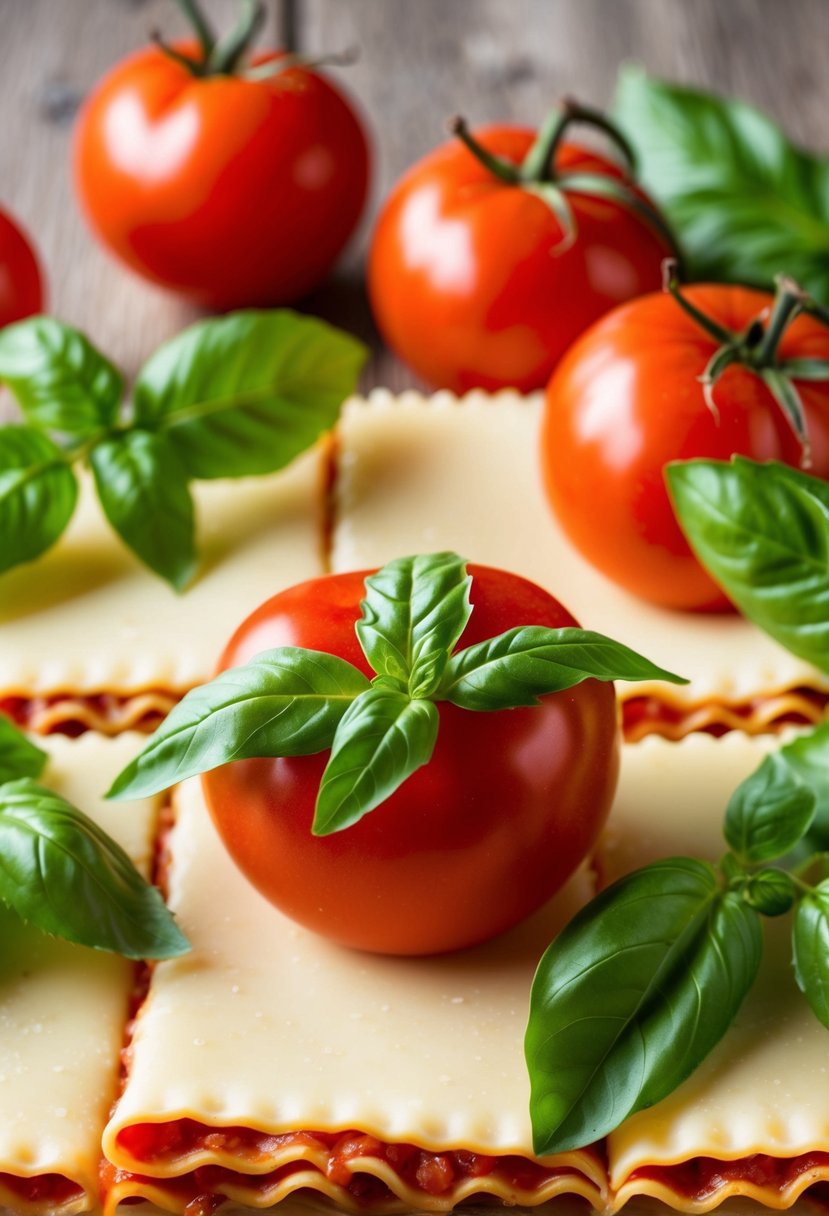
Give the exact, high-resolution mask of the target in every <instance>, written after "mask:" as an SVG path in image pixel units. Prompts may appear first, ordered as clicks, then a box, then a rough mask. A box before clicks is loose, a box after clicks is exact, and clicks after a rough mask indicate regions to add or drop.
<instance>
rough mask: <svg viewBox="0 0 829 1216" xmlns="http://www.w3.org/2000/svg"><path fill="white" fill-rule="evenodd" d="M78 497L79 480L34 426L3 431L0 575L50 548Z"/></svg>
mask: <svg viewBox="0 0 829 1216" xmlns="http://www.w3.org/2000/svg"><path fill="white" fill-rule="evenodd" d="M77 498H78V484H77V482H76V481H75V475H74V473H73V472H72V470H71V468H70V467H69V465H68V464H66V462H65V461H64V459H63V456H62V454H61V451H60V448H58V447H57V446H56V445H55V444H54V443H53V442H52V440H51V439H49V438H48V436H46V435H44V434H42V433H41V432H40V431H37V430H35V429H34V427H28V426H4V427H0V572H2V571H3V570H10V569H11V568H12V566H17V565H19V564H20V562H29V561H32V559H33V558H35V557H39V556H40V554H41V553H43V552H44V551H45V550H46V549H49V548H50V547H51V546H52V545H53V544H54V543H55V541H56V540H57V539H58V537H59V536H60V535H61V533H62V532H63V530H64V528H65V527H66V525H67V524H68V523H69V520H70V519H71V518H72V512H73V511H74V510H75V503H76V502H77Z"/></svg>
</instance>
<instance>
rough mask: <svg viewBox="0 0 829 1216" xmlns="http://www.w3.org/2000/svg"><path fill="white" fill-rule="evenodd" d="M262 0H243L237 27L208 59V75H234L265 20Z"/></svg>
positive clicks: (214, 49) (215, 47)
mask: <svg viewBox="0 0 829 1216" xmlns="http://www.w3.org/2000/svg"><path fill="white" fill-rule="evenodd" d="M265 16H266V13H265V6H264V4H263V3H262V0H243V4H242V15H241V17H240V18H239V23H238V25H237V26H236V28H235V29H232V30H231V31H230V33H229V34H227V35H226V36H225V37H224V38H222V39H221V40H220V41H219V42H217V43H216V45H215V46H214V47H213V50H212V52H211V54H210V58H209V59H208V61H207V75H208V76H232V75H233V74H234V72H235V71H236V69H237V67H238V66H239V63H240V61H241V59H242V58H243V56H245V55H246V54H247V53H248V51H249V50H250V48H251V46H252V45H253V43H254V42H255V41H256V39H257V38H258V36H259V33H260V31H261V29H262V26H263V24H264V22H265Z"/></svg>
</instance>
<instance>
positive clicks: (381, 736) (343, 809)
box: [312, 687, 439, 836]
mask: <svg viewBox="0 0 829 1216" xmlns="http://www.w3.org/2000/svg"><path fill="white" fill-rule="evenodd" d="M438 721H439V716H438V711H437V707H436V706H435V704H434V702H432V701H426V700H422V699H417V700H412V699H411V698H410V697H408V696H407V695H406V693H403V692H397V691H396V690H394V689H389V688H383V687H376V688H371V689H369V691H368V692H365V693H363V695H362V696H361V697H358V698H357V700H356V701H355V702H354V703H353V704H352V705H351V706H350V708H349V710H348V712H347V713H346V714H344V715H343V719H342V721H341V722H340V724H339V726H338V727H337V733H336V734H335V736H334V743H333V745H332V748H331V759H330V760H329V761H328V765H327V767H326V769H325V772H324V773H323V775H322V781H321V782H320V790H319V796H318V797H317V806H316V811H315V814H314V823H313V828H312V831H313V832H314V835H315V836H326V835H328V834H329V833H331V832H339V831H341V830H342V829H343V828H347V827H350V826H351V824H352V823H356V822H357V821H358V819H362V817H363V815H365V814H367V813H368V812H369V811H371V810H373V809H374V808H375V807H376V806H379V805H380V803H381V802H385V800H386V799H387V798H388V797H389V795H390V794H393V793H394V791H395V790H396V789H398V787H399V786H401V785H402V784H403V782H404V781H405V780H406V778H407V777H410V776H411V775H412V773H413V772H414V771H415V769H418V768H420V766H421V765H423V764H426V763H428V761H429V760H430V758H431V755H432V752H433V750H434V746H435V739H436V738H437V733H438Z"/></svg>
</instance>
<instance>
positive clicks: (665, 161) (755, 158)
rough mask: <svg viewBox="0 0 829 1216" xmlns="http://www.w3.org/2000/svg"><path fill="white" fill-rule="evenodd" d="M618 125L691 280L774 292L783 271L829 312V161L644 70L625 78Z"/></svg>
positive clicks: (742, 113)
mask: <svg viewBox="0 0 829 1216" xmlns="http://www.w3.org/2000/svg"><path fill="white" fill-rule="evenodd" d="M614 116H615V118H616V121H617V122H618V123H619V125H620V126H621V127H622V129H623V130H624V132H625V134H626V136H627V137H628V139H629V141H630V143H631V144H632V145H633V148H634V150H635V152H636V155H637V161H638V163H639V170H640V178H641V181H642V184H643V186H644V187H645V189H646V190H647V191H648V193H649V194H650V195H651V196H652V197H653V198H655V199H656V201H657V202H658V203H659V204H660V206H661V207H662V209H663V210H664V211H665V213H666V215H667V216H668V219H669V220H670V221H671V224H672V225H673V228H674V230H675V232H676V234H677V236H678V237H679V241H680V244H681V246H682V249H683V254H684V261H685V265H686V270H687V273H688V276H689V278H691V279H701V280H706V281H710V280H714V281H724V282H729V283H733V282H738V283H746V284H748V285H751V286H757V287H765V288H769V287H770V286H771V284H772V282H773V280H774V277H775V275H777V274H779V273H780V272H781V271H783V270H785V271H787V272H788V273H789V274H791V275H792V276H793V277H794V278H795V279H796V280H797V281H798V283H800V285H801V286H802V287H804V288H805V289H806V290H807V291H808V292H809V293H810V294H811V295H813V296H815V297H817V298H818V299H819V300H821V301H822V302H823V303H824V304H826V303H829V257H828V256H827V254H829V158H827V157H826V156H820V155H814V154H811V153H809V152H805V151H803V150H801V149H799V148H797V147H795V146H794V145H793V144H792V143H790V141H789V140H788V139H787V138H786V137H785V135H784V134H783V132H782V131H781V130H780V129H779V128H778V127H777V126H775V124H774V123H773V122H772V121H771V120H770V119H769V118H767V117H766V115H764V114H762V113H761V112H760V111H759V110H755V109H754V108H753V107H751V106H748V105H746V104H745V103H743V102H740V101H734V100H728V99H726V98H722V97H718V96H716V95H715V94H713V93H707V92H705V91H703V90H698V89H690V88H686V87H683V86H680V85H673V84H667V83H665V82H664V81H661V80H656V79H654V78H653V77H650V76H648V75H647V74H646V73H645V72H644V71H643V70H642V69H641V68H637V67H628V68H625V69H623V70H622V73H621V75H620V78H619V84H618V89H617V95H616V102H615V108H614Z"/></svg>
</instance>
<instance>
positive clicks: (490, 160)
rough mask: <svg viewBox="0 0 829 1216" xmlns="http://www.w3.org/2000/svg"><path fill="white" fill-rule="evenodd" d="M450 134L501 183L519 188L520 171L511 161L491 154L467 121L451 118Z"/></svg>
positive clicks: (449, 123) (457, 117) (448, 124)
mask: <svg viewBox="0 0 829 1216" xmlns="http://www.w3.org/2000/svg"><path fill="white" fill-rule="evenodd" d="M446 125H447V128H448V130H449V132H450V133H451V134H452V135H456V136H457V137H458V139H459V140H460V141H461V143H463V144H465V145H466V147H467V148H468V149H469V151H470V152H471V153H472V155H473V156H474V157H476V158H477V159H478V160H479V161H480V162H481V164H482V165H483V166H484V167H485V168H486V169H489V171H490V173H493V174H494V175H495V176H496V177H498V178H500V179H501V181H504V182H508V183H509V184H510V185H511V186H517V185H518V184H519V181H520V177H519V172H518V169H516V167H515V165H513V164H511V163H510V161H508V160H505V159H504V157H502V156H496V155H495V153H494V152H490V151H489V149H488V148H485V147H484V146H483V144H482V143H480V142H479V141H478V140H477V139H476V138H475V136H474V135H473V134H472V132H471V131H470V130H469V127H468V126H467V124H466V119H465V118H461V117H459V116H456V117H455V118H450V120H449V122H448V123H447V124H446Z"/></svg>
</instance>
